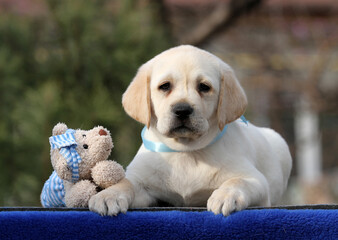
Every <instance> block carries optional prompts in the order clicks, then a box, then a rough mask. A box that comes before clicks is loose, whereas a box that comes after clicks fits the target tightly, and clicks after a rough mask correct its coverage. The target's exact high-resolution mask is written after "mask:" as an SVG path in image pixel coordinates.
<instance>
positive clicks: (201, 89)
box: [198, 83, 211, 93]
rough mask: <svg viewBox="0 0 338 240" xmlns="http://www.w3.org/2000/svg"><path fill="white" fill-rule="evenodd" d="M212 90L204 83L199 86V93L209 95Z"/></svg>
mask: <svg viewBox="0 0 338 240" xmlns="http://www.w3.org/2000/svg"><path fill="white" fill-rule="evenodd" d="M210 89H211V88H210V87H209V86H208V85H206V84H204V83H200V84H199V85H198V91H199V92H202V93H207V92H209V91H210Z"/></svg>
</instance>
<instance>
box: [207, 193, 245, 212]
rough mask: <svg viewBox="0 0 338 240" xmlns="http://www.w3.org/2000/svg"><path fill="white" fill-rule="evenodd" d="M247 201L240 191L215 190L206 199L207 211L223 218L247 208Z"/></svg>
mask: <svg viewBox="0 0 338 240" xmlns="http://www.w3.org/2000/svg"><path fill="white" fill-rule="evenodd" d="M248 205H249V201H248V198H247V196H246V195H245V194H244V193H243V192H242V191H241V190H240V189H231V188H230V189H229V188H228V189H216V190H215V191H214V192H213V193H212V195H211V196H210V198H209V199H208V203H207V208H208V211H211V212H213V213H214V214H219V213H222V214H223V215H224V216H228V215H230V214H231V213H232V212H236V211H240V210H243V209H245V208H247V207H248Z"/></svg>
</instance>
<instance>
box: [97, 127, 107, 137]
mask: <svg viewBox="0 0 338 240" xmlns="http://www.w3.org/2000/svg"><path fill="white" fill-rule="evenodd" d="M99 135H100V136H106V135H107V132H106V131H105V130H103V129H100V131H99Z"/></svg>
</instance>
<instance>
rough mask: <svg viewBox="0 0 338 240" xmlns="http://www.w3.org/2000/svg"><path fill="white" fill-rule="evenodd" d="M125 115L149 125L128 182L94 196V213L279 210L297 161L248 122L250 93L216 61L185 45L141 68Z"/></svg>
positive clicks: (127, 94) (277, 140)
mask: <svg viewBox="0 0 338 240" xmlns="http://www.w3.org/2000/svg"><path fill="white" fill-rule="evenodd" d="M122 102H123V106H124V109H125V111H126V112H127V113H128V114H129V115H130V116H131V117H132V118H134V119H136V120H137V121H139V122H141V123H143V124H144V125H146V127H145V129H144V130H143V132H142V138H143V144H142V146H141V148H140V149H139V151H138V153H137V154H136V156H135V158H134V159H133V161H132V162H131V163H130V165H129V166H128V167H127V171H126V179H124V180H123V181H121V182H120V183H118V184H116V185H114V186H112V187H110V188H108V189H106V190H103V191H102V192H100V193H98V194H97V195H95V196H93V197H92V198H91V199H90V202H89V208H90V210H92V211H95V212H97V213H99V214H101V215H116V214H118V213H119V212H126V211H127V209H128V208H130V207H147V206H156V204H157V202H158V201H164V202H168V203H170V204H172V205H174V206H206V207H207V208H208V210H209V211H212V212H214V213H215V214H219V213H222V214H223V215H225V216H226V215H229V214H230V213H231V212H234V211H238V210H241V209H245V208H246V207H248V206H270V205H271V204H276V203H277V202H278V200H280V199H281V196H282V194H283V192H284V190H285V188H286V186H287V182H288V178H289V175H290V170H291V165H292V163H291V162H292V160H291V156H290V152H289V149H288V146H287V144H286V143H285V141H284V140H283V138H282V137H281V136H280V135H279V134H277V133H276V132H275V131H273V130H271V129H267V128H259V127H256V126H254V125H252V124H250V123H247V122H246V121H245V119H244V118H242V119H241V116H242V114H243V113H244V111H245V109H246V106H247V99H246V96H245V93H244V91H243V89H242V87H241V86H240V84H239V82H238V81H237V79H236V77H235V75H234V72H233V70H232V69H231V68H230V67H229V66H228V65H227V64H226V63H224V62H223V61H221V60H220V59H219V58H217V57H216V56H214V55H212V54H210V53H208V52H206V51H204V50H201V49H198V48H196V47H193V46H179V47H175V48H172V49H169V50H167V51H165V52H163V53H161V54H159V55H158V56H156V57H154V58H153V59H151V60H150V61H148V62H147V63H145V64H144V65H143V66H141V67H140V69H139V71H138V73H137V75H136V76H135V78H134V80H133V81H132V83H131V84H130V86H129V87H128V89H127V90H126V92H125V93H124V95H123V100H122Z"/></svg>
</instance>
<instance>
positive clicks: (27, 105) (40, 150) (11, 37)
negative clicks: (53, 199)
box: [0, 0, 170, 206]
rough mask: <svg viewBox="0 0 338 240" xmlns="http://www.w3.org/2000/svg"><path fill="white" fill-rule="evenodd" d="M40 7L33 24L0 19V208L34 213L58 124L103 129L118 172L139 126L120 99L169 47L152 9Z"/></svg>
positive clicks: (102, 4) (118, 4)
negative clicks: (108, 134) (141, 69)
mask: <svg viewBox="0 0 338 240" xmlns="http://www.w3.org/2000/svg"><path fill="white" fill-rule="evenodd" d="M46 4H47V6H46V12H45V13H44V14H41V15H40V16H34V17H32V16H18V15H15V14H13V13H6V14H4V13H2V14H1V15H0V146H1V151H0V205H6V206H14V205H33V206H34V205H39V195H40V191H41V188H42V185H43V183H44V181H45V180H46V179H47V178H48V176H49V175H50V173H51V171H52V168H51V164H50V158H49V143H48V137H49V136H50V135H51V131H52V128H53V126H54V125H55V124H56V123H58V122H65V123H66V124H67V125H68V127H70V128H83V129H90V128H92V127H94V126H95V125H103V126H105V127H106V128H108V129H110V131H111V133H112V136H113V141H114V144H115V148H114V149H113V153H112V156H111V158H112V159H115V160H116V161H118V162H120V163H121V164H123V165H124V166H126V165H127V164H128V163H129V162H130V161H131V160H132V157H133V155H134V154H135V153H136V151H137V148H138V145H139V144H140V138H139V137H138V134H139V132H140V131H139V130H140V129H141V127H142V126H141V125H140V124H137V123H136V122H135V121H134V120H132V119H130V118H129V117H128V116H127V115H126V114H125V113H124V111H123V109H122V106H121V96H122V93H123V92H124V90H125V89H126V87H127V86H128V84H129V82H130V81H131V79H132V78H133V76H134V74H135V73H136V71H137V68H138V67H139V66H140V65H141V64H142V63H144V62H145V61H147V60H148V59H150V58H151V57H153V56H154V55H156V54H157V53H159V52H161V51H163V50H164V49H166V48H168V47H169V44H170V43H169V41H168V37H167V34H166V32H165V29H164V28H163V26H162V25H161V21H160V18H159V16H158V9H157V6H156V2H152V4H150V3H148V2H144V1H141V3H140V2H138V1H131V0H128V1H122V0H121V1H99V0H93V1H82V0H72V1H68V0H49V1H46ZM154 4H155V5H154Z"/></svg>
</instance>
